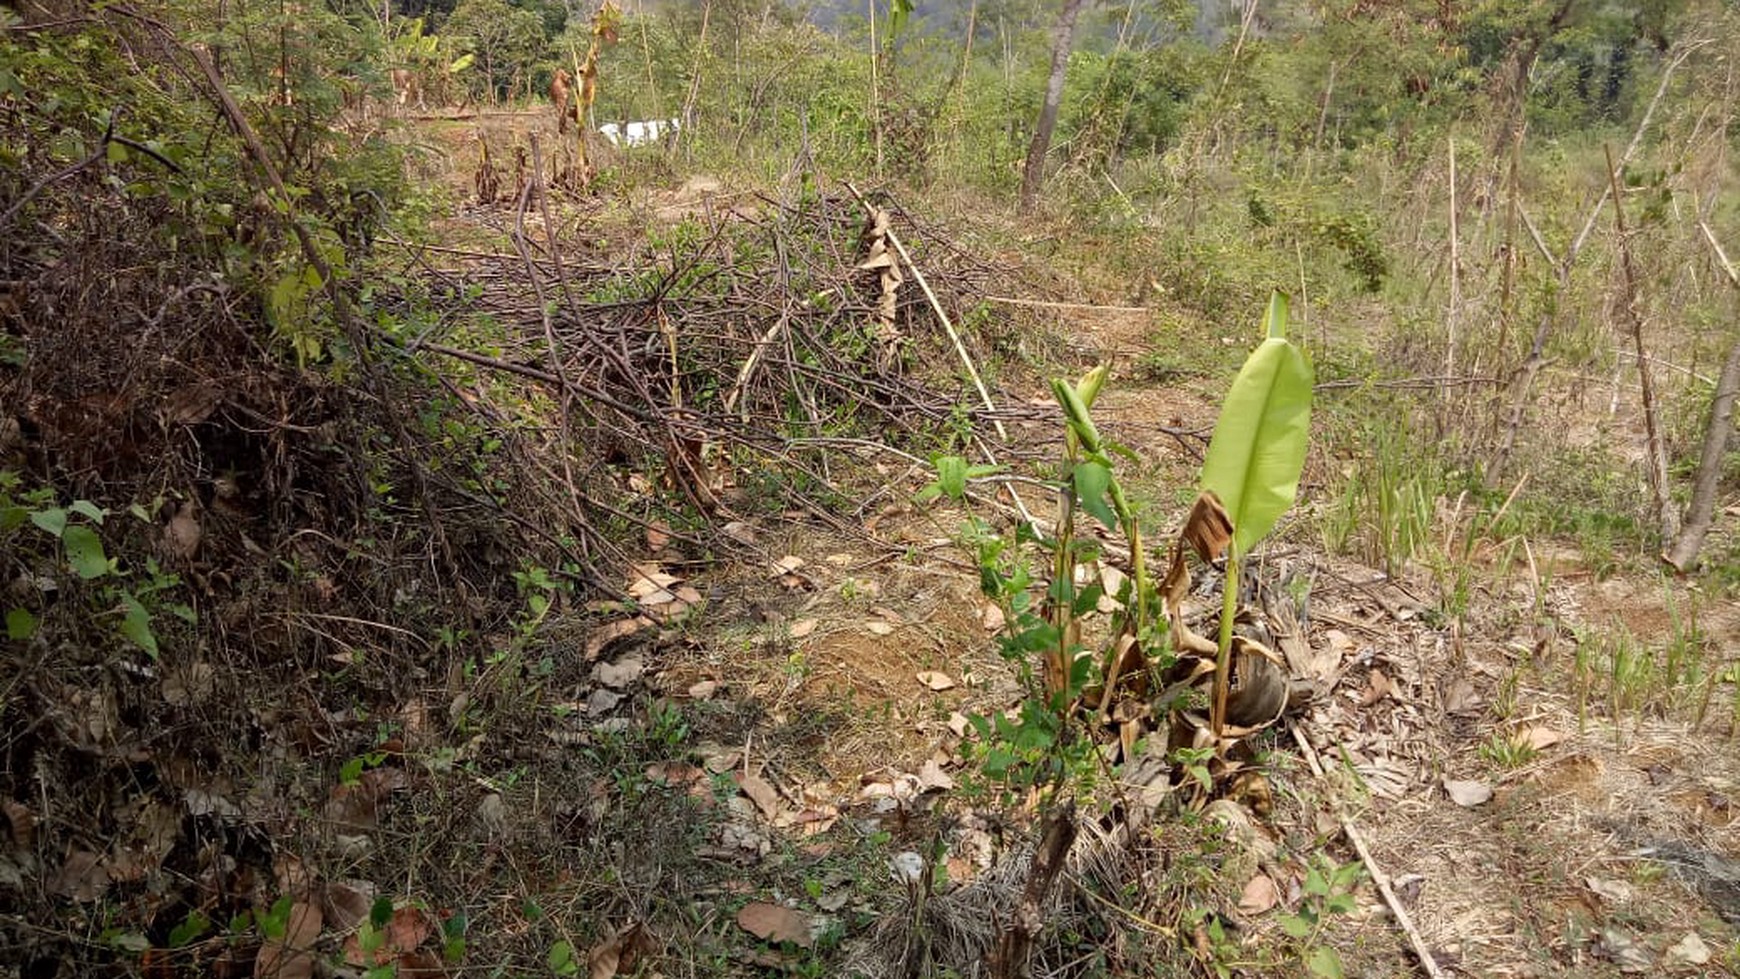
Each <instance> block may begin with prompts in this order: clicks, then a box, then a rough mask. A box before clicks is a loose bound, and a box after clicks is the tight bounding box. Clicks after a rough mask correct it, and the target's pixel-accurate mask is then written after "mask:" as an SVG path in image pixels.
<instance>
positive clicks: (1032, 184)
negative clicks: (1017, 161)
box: [1021, 0, 1082, 213]
mask: <svg viewBox="0 0 1740 979" xmlns="http://www.w3.org/2000/svg"><path fill="white" fill-rule="evenodd" d="M1081 4H1082V0H1063V12H1062V13H1061V14H1059V15H1058V18H1057V27H1056V28H1055V29H1054V31H1053V32H1052V35H1051V78H1050V79H1049V80H1048V81H1047V82H1046V83H1045V104H1043V105H1041V106H1040V107H1039V125H1038V126H1036V127H1034V129H1033V143H1032V144H1031V145H1029V146H1028V147H1027V166H1026V167H1025V168H1023V169H1022V171H1021V210H1022V212H1023V213H1025V212H1027V211H1031V210H1033V204H1034V202H1035V201H1036V200H1038V198H1039V185H1040V184H1042V183H1044V182H1045V155H1046V154H1047V153H1049V152H1051V134H1052V131H1053V130H1055V129H1056V128H1057V108H1058V106H1059V105H1060V104H1062V102H1063V79H1064V76H1065V75H1067V74H1068V73H1069V51H1070V48H1072V47H1074V46H1075V18H1076V15H1077V14H1079V13H1081Z"/></svg>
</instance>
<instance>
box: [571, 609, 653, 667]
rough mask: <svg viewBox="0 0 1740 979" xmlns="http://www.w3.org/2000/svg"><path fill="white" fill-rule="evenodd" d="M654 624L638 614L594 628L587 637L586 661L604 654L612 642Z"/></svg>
mask: <svg viewBox="0 0 1740 979" xmlns="http://www.w3.org/2000/svg"><path fill="white" fill-rule="evenodd" d="M652 624H653V620H651V619H649V618H647V617H646V616H644V615H637V616H635V617H634V618H632V619H619V620H617V621H615V622H609V623H606V624H604V625H601V626H599V627H598V628H596V629H594V630H592V634H591V635H589V636H587V637H586V662H588V663H590V662H592V661H593V660H595V659H597V658H598V657H599V656H601V655H603V653H604V650H605V648H606V647H608V646H609V645H610V644H611V643H613V642H616V641H617V640H618V639H622V638H624V637H626V636H632V635H634V634H635V633H637V632H639V631H640V630H642V629H644V628H646V627H647V626H649V625H652Z"/></svg>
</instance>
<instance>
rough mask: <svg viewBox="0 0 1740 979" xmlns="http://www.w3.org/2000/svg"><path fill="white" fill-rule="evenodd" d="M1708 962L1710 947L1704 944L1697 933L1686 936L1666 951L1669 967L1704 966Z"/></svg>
mask: <svg viewBox="0 0 1740 979" xmlns="http://www.w3.org/2000/svg"><path fill="white" fill-rule="evenodd" d="M1709 961H1710V947H1709V946H1708V945H1705V944H1704V940H1703V939H1702V938H1699V937H1698V934H1697V932H1691V933H1689V934H1687V935H1686V937H1684V938H1682V939H1680V940H1679V941H1677V942H1675V943H1674V944H1673V945H1672V946H1671V947H1669V948H1668V950H1667V964H1668V965H1670V966H1684V965H1705V964H1708V963H1709Z"/></svg>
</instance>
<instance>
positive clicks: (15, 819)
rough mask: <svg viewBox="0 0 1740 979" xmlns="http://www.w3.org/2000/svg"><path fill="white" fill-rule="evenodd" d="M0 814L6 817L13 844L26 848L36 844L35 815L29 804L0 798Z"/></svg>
mask: <svg viewBox="0 0 1740 979" xmlns="http://www.w3.org/2000/svg"><path fill="white" fill-rule="evenodd" d="M0 816H5V817H6V823H7V825H8V826H10V827H11V829H12V844H13V845H14V846H16V847H18V849H20V850H28V849H30V848H31V847H33V846H35V845H36V815H35V814H34V813H32V812H31V811H30V807H29V806H27V805H25V804H24V803H22V802H14V801H13V800H11V799H0Z"/></svg>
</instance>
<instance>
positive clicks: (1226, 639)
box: [1202, 291, 1313, 739]
mask: <svg viewBox="0 0 1740 979" xmlns="http://www.w3.org/2000/svg"><path fill="white" fill-rule="evenodd" d="M1263 332H1264V334H1265V337H1264V340H1263V342H1262V343H1261V344H1260V345H1258V347H1257V349H1256V350H1254V351H1252V352H1251V355H1250V357H1248V358H1247V359H1246V360H1245V365H1244V367H1243V368H1241V369H1240V370H1239V373H1238V377H1236V378H1234V379H1233V384H1232V389H1231V390H1229V391H1228V392H1227V396H1226V402H1225V403H1224V404H1223V405H1222V406H1221V411H1220V419H1219V420H1218V421H1217V422H1216V423H1215V426H1214V437H1213V439H1212V440H1211V441H1210V442H1209V446H1208V455H1207V456H1206V457H1205V458H1204V459H1203V463H1202V488H1203V489H1204V490H1207V491H1208V492H1210V493H1213V494H1214V495H1215V496H1216V497H1218V498H1219V499H1220V503H1221V506H1222V507H1224V508H1225V510H1226V513H1227V516H1228V517H1229V518H1231V522H1232V527H1233V535H1232V541H1231V544H1230V546H1229V548H1228V551H1227V560H1226V581H1225V584H1224V586H1223V589H1222V590H1223V591H1224V592H1225V595H1224V596H1223V598H1224V602H1223V605H1222V611H1221V617H1220V642H1219V644H1218V647H1217V655H1216V659H1215V666H1216V669H1215V675H1214V696H1213V705H1212V709H1211V713H1210V718H1211V724H1212V725H1213V729H1214V736H1215V738H1216V739H1219V738H1220V736H1221V730H1222V727H1223V725H1224V723H1225V720H1226V697H1227V687H1228V685H1229V684H1228V673H1229V670H1230V666H1231V654H1232V638H1233V618H1234V616H1235V615H1236V613H1237V611H1238V595H1239V580H1240V579H1239V566H1240V564H1241V563H1242V562H1243V560H1244V558H1245V557H1246V556H1247V555H1249V554H1250V552H1251V549H1252V548H1254V547H1255V546H1256V545H1257V543H1258V542H1259V541H1261V540H1262V539H1263V538H1264V537H1265V536H1267V535H1268V533H1269V531H1271V530H1273V529H1274V527H1275V522H1276V521H1277V520H1279V519H1280V518H1281V514H1283V513H1285V512H1287V509H1288V508H1289V507H1291V506H1292V505H1293V500H1294V498H1295V497H1296V496H1297V495H1298V492H1299V474H1300V472H1301V471H1302V470H1303V469H1304V467H1305V449H1306V446H1307V444H1308V441H1309V438H1310V429H1311V387H1312V382H1313V376H1312V371H1311V362H1310V361H1309V360H1308V359H1307V358H1306V356H1305V352H1304V351H1303V350H1301V349H1299V347H1298V346H1296V345H1295V344H1293V343H1292V342H1291V341H1289V340H1288V339H1287V295H1286V294H1285V293H1283V292H1279V291H1277V292H1275V293H1273V294H1272V295H1271V296H1270V297H1269V308H1268V312H1267V313H1266V314H1265V315H1264V317H1263Z"/></svg>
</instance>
